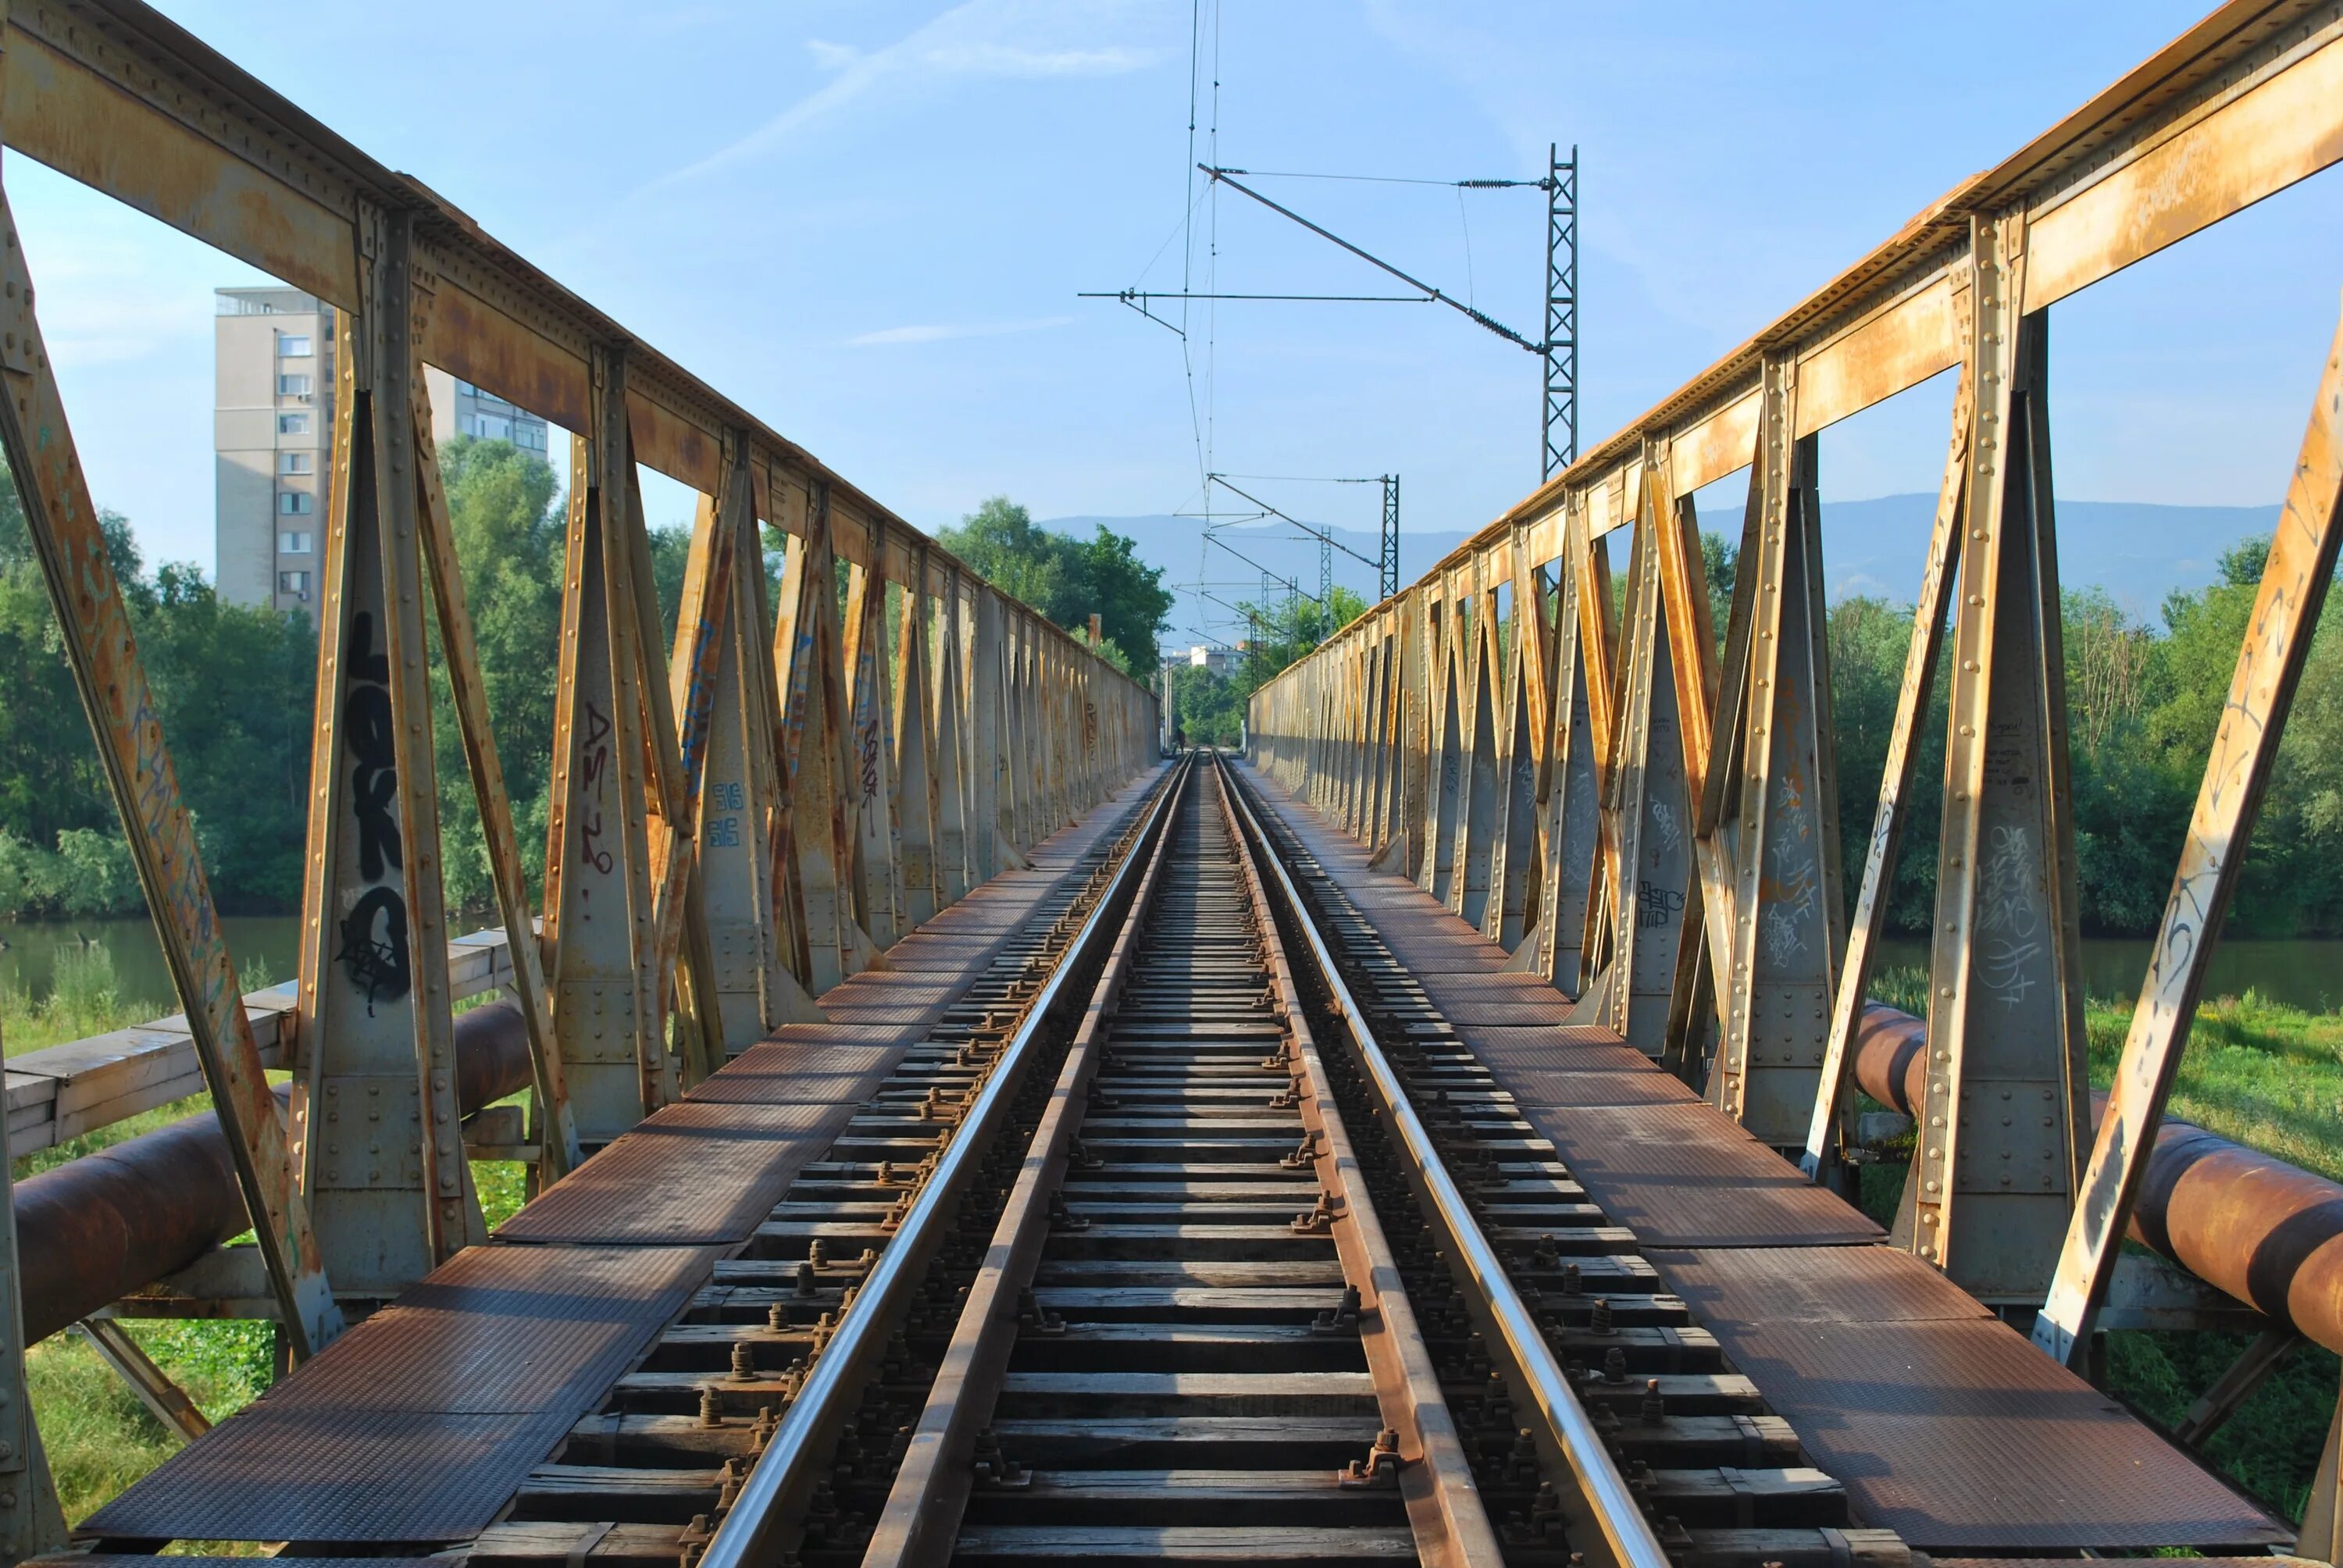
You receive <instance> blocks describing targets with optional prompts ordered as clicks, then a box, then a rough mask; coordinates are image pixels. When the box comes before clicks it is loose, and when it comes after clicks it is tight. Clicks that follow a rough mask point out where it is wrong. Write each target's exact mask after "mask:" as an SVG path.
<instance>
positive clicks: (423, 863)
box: [292, 206, 488, 1298]
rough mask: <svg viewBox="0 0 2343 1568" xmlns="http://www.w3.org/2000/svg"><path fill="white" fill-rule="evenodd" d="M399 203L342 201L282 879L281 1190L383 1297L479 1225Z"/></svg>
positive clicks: (330, 1256)
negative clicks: (295, 786) (321, 552)
mask: <svg viewBox="0 0 2343 1568" xmlns="http://www.w3.org/2000/svg"><path fill="white" fill-rule="evenodd" d="M413 226H414V220H413V217H412V216H410V215H407V214H403V213H386V212H383V211H381V210H380V209H378V208H375V207H373V206H367V207H366V208H365V209H363V210H362V212H361V214H360V218H359V264H360V274H361V276H362V278H363V280H364V282H365V285H366V308H365V309H363V310H362V311H359V312H355V313H354V312H343V313H341V314H340V321H339V330H338V333H337V336H338V338H339V348H338V352H337V356H336V358H337V366H336V374H337V378H338V381H339V397H338V398H337V405H338V406H337V410H336V415H337V417H336V421H335V425H336V428H335V432H334V473H333V487H332V508H331V520H330V523H329V525H328V528H327V534H326V560H325V572H324V577H323V588H324V592H323V594H322V596H321V598H320V603H319V611H320V624H319V627H318V636H317V731H316V739H315V746H314V749H313V751H312V754H311V761H310V768H309V784H310V788H309V830H308V854H307V878H306V881H305V886H304V890H303V897H302V922H301V935H302V947H301V1016H302V1024H303V1027H302V1040H301V1046H302V1049H301V1051H300V1057H301V1061H300V1070H298V1071H297V1073H296V1075H295V1078H294V1091H293V1114H292V1132H293V1139H294V1142H295V1145H296V1146H297V1148H298V1149H300V1150H301V1151H302V1154H303V1156H304V1158H303V1182H302V1191H303V1192H304V1194H305V1195H306V1196H307V1199H308V1201H309V1206H310V1211H311V1213H312V1214H313V1216H314V1219H315V1223H316V1225H317V1238H318V1241H319V1242H320V1244H321V1245H322V1247H323V1249H324V1258H325V1262H326V1266H327V1269H328V1271H330V1272H331V1273H332V1275H333V1277H334V1280H335V1282H336V1284H337V1287H338V1288H339V1289H341V1290H342V1291H344V1292H353V1293H367V1294H371V1295H375V1296H378V1297H386V1298H387V1297H389V1296H392V1295H396V1294H397V1292H399V1291H400V1290H401V1289H403V1288H405V1287H406V1286H407V1285H408V1284H410V1283H412V1282H415V1281H417V1280H419V1279H421V1278H422V1277H423V1276H424V1275H426V1274H427V1273H429V1272H430V1271H432V1270H433V1269H434V1268H436V1267H437V1266H438V1265H439V1264H440V1263H442V1262H445V1261H447V1259H449V1258H451V1257H453V1256H455V1254H456V1253H457V1252H458V1251H461V1250H462V1249H463V1248H464V1247H466V1246H468V1245H471V1244H472V1243H474V1242H477V1241H484V1240H486V1239H487V1235H488V1227H487V1224H486V1222H485V1221H483V1220H482V1218H481V1216H480V1208H479V1199H478V1194H477V1193H476V1192H475V1191H473V1187H472V1181H471V1165H470V1162H469V1161H468V1160H467V1159H466V1158H465V1154H464V1140H463V1130H462V1128H461V1126H460V1125H459V1123H458V1116H459V1112H458V1106H457V1100H456V1051H455V1033H454V1030H455V1023H454V1020H453V1018H452V1017H451V1015H450V1011H449V1008H450V1004H451V1001H452V998H451V996H450V994H449V990H448V980H447V911H446V907H445V903H444V900H443V896H442V892H441V880H440V842H439V810H438V777H437V768H436V766H435V759H434V757H433V747H432V733H431V689H430V683H429V679H428V669H427V663H426V657H425V655H426V648H425V636H424V624H423V618H424V604H425V600H426V598H427V594H428V590H427V588H426V586H425V582H424V577H423V560H422V538H421V534H422V528H421V526H420V517H419V513H420V508H419V507H418V505H417V499H418V497H419V495H420V490H419V488H418V485H417V476H416V466H417V453H418V451H419V449H420V448H419V447H418V445H417V440H416V435H415V423H414V422H415V411H416V410H415V381H416V379H417V370H418V368H419V366H420V361H419V360H418V359H417V357H416V352H415V339H414V326H415V310H416V305H417V302H416V300H415V297H414V291H413V289H412V267H413Z"/></svg>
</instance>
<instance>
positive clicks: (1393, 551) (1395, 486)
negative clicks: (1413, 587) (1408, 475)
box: [1375, 474, 1399, 601]
mask: <svg viewBox="0 0 2343 1568" xmlns="http://www.w3.org/2000/svg"><path fill="white" fill-rule="evenodd" d="M1380 554H1381V557H1382V563H1383V564H1382V565H1381V566H1380V567H1378V568H1376V577H1377V578H1378V579H1379V580H1378V584H1377V586H1378V588H1379V589H1380V591H1379V592H1378V593H1377V594H1376V596H1375V597H1376V598H1377V599H1378V600H1379V601H1380V600H1383V599H1387V598H1392V597H1393V596H1394V595H1396V594H1397V593H1398V592H1399V476H1398V475H1397V474H1385V475H1384V476H1383V549H1382V551H1381V552H1380Z"/></svg>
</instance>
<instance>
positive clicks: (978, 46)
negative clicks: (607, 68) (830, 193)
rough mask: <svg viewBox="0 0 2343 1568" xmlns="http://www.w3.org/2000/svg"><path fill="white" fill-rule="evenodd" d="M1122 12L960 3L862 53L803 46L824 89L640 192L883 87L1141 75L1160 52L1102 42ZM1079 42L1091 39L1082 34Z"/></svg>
mask: <svg viewBox="0 0 2343 1568" xmlns="http://www.w3.org/2000/svg"><path fill="white" fill-rule="evenodd" d="M1128 9H1129V5H1128V3H1127V0H1091V3H1090V4H1086V5H1064V4H1054V5H1053V4H1048V3H1045V0H965V3H964V4H961V5H955V6H953V7H952V8H951V9H950V10H949V11H946V12H945V13H944V14H943V15H940V16H938V17H937V18H936V19H935V20H933V21H931V22H930V23H928V24H927V25H925V26H923V27H920V28H919V29H918V30H916V31H914V32H912V33H910V34H908V35H905V36H904V37H902V38H900V39H898V40H896V41H895V42H894V43H892V44H890V45H887V46H886V47H885V48H883V49H875V50H872V51H871V52H870V53H868V54H864V53H862V52H861V51H860V50H857V49H855V48H853V47H852V46H850V45H844V44H833V43H829V42H826V41H820V40H809V42H808V44H807V45H806V46H807V48H808V49H809V50H810V51H811V52H812V54H813V57H814V63H815V64H816V65H819V66H820V67H821V68H822V69H823V70H825V71H830V72H831V73H833V75H831V77H830V81H828V82H827V83H825V84H823V85H821V86H820V87H819V88H817V89H815V90H814V91H813V92H811V93H809V94H808V95H806V96H804V97H802V98H799V100H798V101H797V102H796V103H794V104H792V105H790V106H789V107H788V108H786V109H783V110H782V111H781V112H780V113H779V114H778V115H775V116H773V117H772V118H771V119H769V120H767V121H766V122H765V123H764V124H763V125H761V126H758V127H757V128H756V129H755V130H753V131H750V132H749V134H748V135H747V136H741V137H740V138H739V139H738V140H736V141H733V142H730V143H728V144H727V145H725V146H721V147H719V148H717V149H716V150H715V151H714V152H712V153H709V154H708V155H707V156H704V157H701V158H699V159H697V160H695V161H694V162H692V163H689V164H686V165H685V166H683V167H681V168H679V169H676V170H674V171H672V172H671V173H669V174H666V175H662V176H659V178H658V179H656V180H653V181H651V182H650V183H649V185H647V186H644V187H643V189H644V190H646V191H650V190H659V189H661V188H663V187H665V186H672V185H679V184H681V183H683V182H684V181H687V180H691V179H697V178H698V177H699V176H702V175H707V174H712V173H714V172H715V171H717V170H719V169H723V168H729V167H730V166H733V165H735V164H739V163H741V162H744V161H746V160H748V159H749V158H753V157H756V156H759V155H760V154H764V153H768V152H770V151H771V150H773V149H774V148H776V147H779V146H784V145H786V144H787V143H789V141H791V140H792V139H793V138H795V137H796V136H799V134H800V133H802V132H804V131H805V130H807V129H808V128H809V127H811V126H816V125H818V124H820V123H821V122H822V121H824V120H826V119H829V118H830V117H831V116H834V115H836V114H838V113H839V112H840V111H841V110H843V109H845V108H846V107H847V106H850V105H851V104H854V103H856V102H857V101H858V100H860V99H862V98H865V97H868V96H870V95H873V94H874V93H878V92H879V91H880V90H881V89H892V90H894V91H896V92H898V93H900V92H903V91H905V90H907V89H910V88H911V87H914V86H916V85H919V84H920V83H925V82H937V81H942V80H948V79H951V78H955V77H959V78H974V79H982V78H992V79H1010V80H1034V79H1040V78H1049V77H1076V76H1112V75H1126V74H1128V73H1130V72H1132V71H1138V70H1143V69H1145V68H1146V67H1147V66H1149V65H1152V64H1154V63H1155V61H1156V60H1158V59H1159V58H1161V51H1159V50H1155V49H1151V48H1136V47H1131V46H1128V45H1119V44H1101V43H1100V42H1099V41H1098V40H1097V39H1096V37H1095V35H1096V34H1098V33H1100V32H1101V31H1105V30H1107V29H1108V28H1109V27H1110V26H1111V25H1112V24H1113V23H1115V22H1116V21H1118V20H1119V19H1120V18H1121V15H1122V14H1123V13H1124V12H1125V11H1126V10H1128ZM1085 35H1089V36H1085Z"/></svg>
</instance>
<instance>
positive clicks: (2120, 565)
mask: <svg viewBox="0 0 2343 1568" xmlns="http://www.w3.org/2000/svg"><path fill="white" fill-rule="evenodd" d="M1935 512H1936V497H1935V496H1934V495H1906V496H1881V497H1878V498H1875V499H1872V500H1865V501H1828V500H1826V501H1825V502H1824V503H1823V577H1824V580H1825V583H1826V584H1827V585H1828V588H1829V591H1830V595H1831V597H1832V598H1844V597H1845V596H1846V595H1849V594H1874V595H1877V596H1879V597H1881V598H1887V599H1891V600H1894V601H1896V603H1899V604H1902V603H1908V602H1910V600H1911V598H1912V594H1913V591H1914V590H1915V589H1916V588H1917V587H1918V586H1919V580H1920V560H1921V556H1922V554H1923V552H1924V551H1925V550H1926V548H1927V538H1928V522H1929V519H1930V518H1931V517H1933V516H1934V515H1935ZM2277 521H2278V508H2277V507H2275V506H2268V507H2167V506H2157V505H2155V504H2153V503H2150V502H2145V501H2060V502H2059V503H2058V563H2059V576H2060V578H2061V580H2062V581H2063V582H2064V583H2065V584H2066V586H2067V587H2069V588H2083V587H2088V586H2093V585H2096V586H2097V587H2100V588H2106V589H2107V592H2108V593H2110V594H2112V595H2113V596H2114V597H2115V598H2116V601H2117V603H2118V604H2121V605H2122V606H2124V608H2127V609H2128V610H2129V611H2130V612H2131V613H2132V614H2133V615H2135V616H2137V617H2139V618H2142V619H2146V620H2153V619H2155V618H2156V616H2157V611H2158V609H2159V608H2160V607H2161V606H2162V605H2163V603H2164V598H2165V596H2166V595H2167V594H2168V593H2170V592H2171V591H2172V590H2173V589H2175V588H2201V587H2203V586H2204V585H2205V584H2207V583H2209V582H2211V581H2212V580H2213V578H2214V577H2215V575H2216V574H2217V569H2218V563H2219V561H2220V558H2221V553H2222V552H2223V551H2224V550H2226V549H2227V548H2229V547H2230V546H2232V545H2234V544H2236V543H2237V541H2238V540H2239V539H2242V538H2247V536H2249V535H2254V534H2267V533H2268V532H2269V531H2270V529H2271V528H2273V527H2275V526H2276V524H2277ZM1101 523H1103V524H1105V525H1106V526H1107V527H1108V528H1112V529H1113V530H1114V531H1115V532H1117V533H1119V534H1127V535H1129V536H1130V537H1131V538H1132V539H1134V540H1135V541H1137V544H1138V547H1139V554H1140V557H1141V559H1143V560H1145V561H1146V562H1147V564H1148V565H1150V566H1153V567H1161V568H1164V580H1165V581H1166V582H1167V583H1169V584H1171V585H1172V588H1174V590H1175V593H1176V596H1177V598H1176V602H1175V603H1174V605H1173V607H1172V617H1171V624H1170V627H1169V628H1168V629H1167V630H1166V631H1165V633H1164V637H1163V646H1164V647H1165V648H1175V647H1176V648H1185V647H1188V646H1189V645H1191V644H1192V643H1198V642H1209V641H1232V640H1234V639H1235V638H1237V637H1240V636H1242V632H1241V631H1240V630H1238V629H1237V625H1238V623H1237V618H1236V616H1235V615H1234V613H1233V612H1232V611H1231V610H1230V609H1228V608H1225V607H1223V606H1222V605H1220V604H1216V603H1213V602H1212V600H1211V599H1210V598H1205V597H1203V596H1200V595H1199V594H1198V593H1197V592H1196V591H1195V590H1194V588H1193V587H1192V585H1193V584H1195V583H1196V582H1197V581H1198V580H1199V579H1198V575H1197V574H1198V570H1199V563H1200V561H1201V562H1202V572H1203V577H1202V582H1203V584H1204V586H1205V588H1206V589H1207V590H1208V592H1209V593H1210V594H1211V595H1214V596H1217V597H1218V598H1222V599H1225V600H1228V601H1229V602H1230V603H1232V604H1234V603H1240V602H1242V601H1244V600H1248V599H1258V598H1260V597H1261V571H1260V569H1259V568H1268V569H1269V570H1270V571H1271V572H1272V573H1273V574H1275V575H1276V576H1277V577H1278V578H1281V579H1283V578H1292V579H1294V580H1295V581H1297V582H1299V583H1300V584H1301V585H1302V588H1303V590H1304V591H1306V592H1315V591H1316V589H1317V585H1318V542H1317V541H1316V540H1315V539H1312V538H1306V537H1304V536H1302V534H1300V533H1299V532H1298V531H1297V530H1296V529H1294V528H1292V527H1291V526H1290V525H1288V524H1284V523H1270V524H1262V523H1253V524H1243V525H1238V526H1235V527H1229V528H1222V529H1220V530H1219V531H1218V534H1217V536H1216V537H1217V538H1219V539H1221V540H1222V541H1224V542H1225V543H1226V544H1227V545H1228V546H1230V547H1232V548H1233V549H1234V550H1236V551H1241V552H1242V554H1243V555H1244V556H1246V557H1249V558H1251V561H1252V562H1256V563H1258V564H1259V565H1258V567H1256V566H1255V565H1252V564H1249V563H1248V562H1247V561H1245V560H1240V559H1239V558H1237V556H1236V555H1234V554H1232V553H1231V551H1230V550H1229V549H1224V548H1220V546H1218V545H1215V546H1214V547H1213V548H1212V552H1211V555H1210V557H1209V558H1204V556H1203V551H1204V543H1203V535H1204V525H1203V523H1202V519H1200V518H1175V517H1136V518H1098V517H1078V518H1044V519H1042V522H1041V526H1042V527H1043V528H1050V529H1052V530H1054V531H1056V532H1059V533H1062V534H1073V535H1080V536H1087V535H1088V534H1089V533H1090V532H1091V529H1092V528H1095V527H1096V526H1098V525H1099V524H1101ZM1704 524H1705V526H1706V527H1707V528H1708V529H1709V530H1710V531H1712V532H1715V533H1722V534H1725V535H1726V536H1727V537H1728V538H1737V537H1738V536H1739V534H1740V531H1741V517H1740V514H1739V513H1738V512H1737V511H1735V512H1730V513H1725V512H1719V513H1715V514H1712V515H1710V516H1709V517H1707V518H1704ZM1329 531H1330V532H1331V533H1332V535H1333V537H1334V541H1335V543H1336V544H1337V545H1339V546H1341V547H1343V548H1341V549H1337V550H1336V551H1335V552H1334V558H1333V568H1334V580H1335V581H1336V582H1338V583H1341V584H1342V585H1343V586H1344V587H1346V588H1351V589H1353V591H1354V592H1357V593H1359V594H1360V595H1362V596H1363V597H1365V598H1370V599H1372V598H1373V597H1374V592H1375V574H1374V570H1373V568H1372V567H1370V566H1368V565H1367V564H1366V562H1365V561H1362V560H1359V559H1356V558H1353V557H1352V556H1351V555H1348V554H1345V553H1344V550H1345V549H1347V550H1354V551H1356V552H1357V553H1358V555H1360V556H1363V557H1366V558H1368V559H1370V560H1371V559H1373V557H1374V555H1375V551H1376V547H1377V541H1376V538H1375V536H1374V535H1373V534H1370V533H1363V532H1361V531H1359V530H1358V529H1355V528H1332V529H1330V530H1329ZM1465 538H1467V536H1466V535H1465V534H1463V533H1461V532H1446V533H1433V532H1425V533H1412V532H1404V531H1403V532H1402V533H1401V535H1400V557H1399V569H1400V580H1401V581H1402V582H1413V581H1414V580H1415V579H1416V578H1417V577H1419V576H1420V575H1422V573H1423V569H1424V568H1426V567H1429V566H1430V565H1432V563H1433V562H1434V561H1436V560H1438V559H1439V558H1441V557H1443V556H1444V555H1446V554H1447V553H1448V552H1449V551H1450V550H1453V549H1454V548H1456V547H1457V546H1458V545H1459V544H1462V543H1463V541H1464V539H1465ZM1621 544H1622V546H1623V547H1624V540H1623V541H1621ZM1625 564H1626V561H1625V557H1624V553H1622V554H1621V555H1620V556H1619V557H1618V558H1617V559H1616V561H1615V562H1614V565H1616V566H1621V567H1624V565H1625Z"/></svg>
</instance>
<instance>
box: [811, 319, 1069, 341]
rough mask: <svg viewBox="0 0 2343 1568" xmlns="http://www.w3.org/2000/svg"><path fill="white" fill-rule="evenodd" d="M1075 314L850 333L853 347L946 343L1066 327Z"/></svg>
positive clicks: (886, 328)
mask: <svg viewBox="0 0 2343 1568" xmlns="http://www.w3.org/2000/svg"><path fill="white" fill-rule="evenodd" d="M1072 320H1073V317H1071V316H1044V317H1038V318H1036V319H1034V320H1031V321H987V322H967V323H962V324H960V325H959V326H953V327H942V326H935V327H882V328H881V329H880V330H879V331H877V332H866V333H863V334H862V335H861V336H860V337H850V338H848V339H847V340H846V342H847V346H848V347H852V348H875V347H886V346H888V345H891V344H899V343H944V342H948V341H950V339H952V338H955V337H1008V336H1009V335H1010V334H1011V333H1015V332H1041V331H1044V330H1046V329H1048V328H1050V327H1064V326H1066V325H1067V324H1068V323H1070V322H1071V321H1072Z"/></svg>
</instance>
